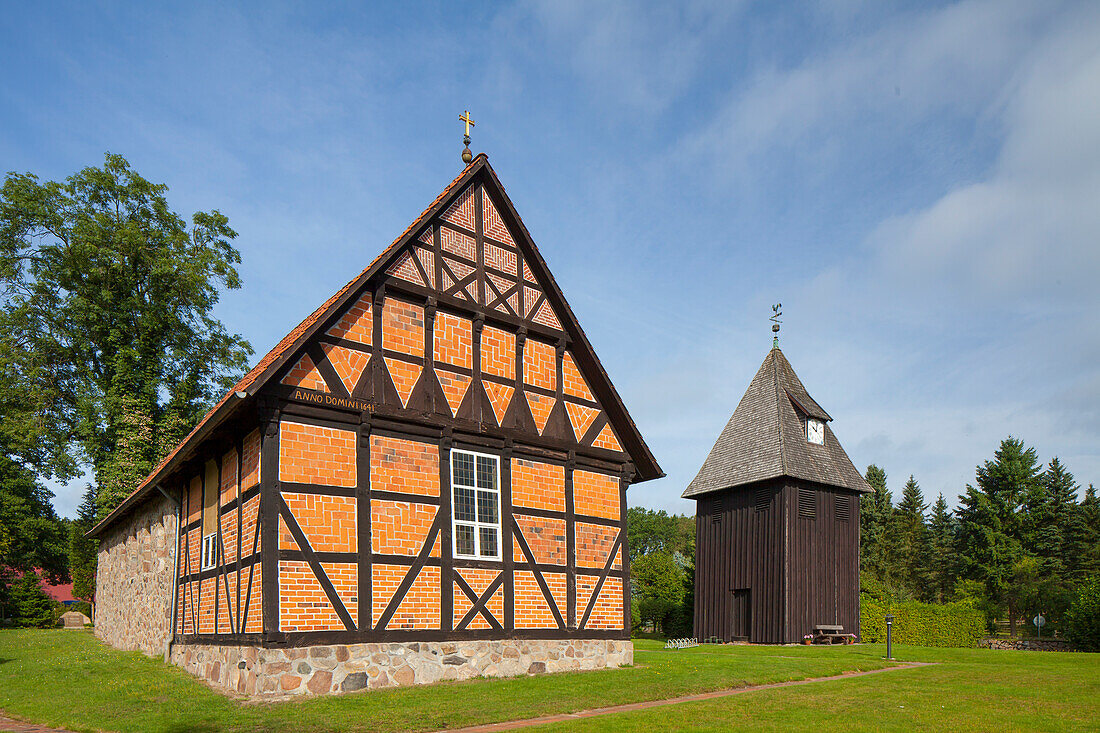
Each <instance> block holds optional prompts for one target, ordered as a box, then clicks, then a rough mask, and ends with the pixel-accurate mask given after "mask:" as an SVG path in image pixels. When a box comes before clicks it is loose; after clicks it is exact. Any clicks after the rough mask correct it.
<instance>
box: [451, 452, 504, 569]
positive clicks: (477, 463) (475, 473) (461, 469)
mask: <svg viewBox="0 0 1100 733" xmlns="http://www.w3.org/2000/svg"><path fill="white" fill-rule="evenodd" d="M451 501H452V507H453V512H452V518H451V523H452V529H453V532H452V533H451V537H452V542H453V544H454V554H455V557H476V558H483V559H488V560H499V559H500V552H501V547H500V459H499V458H497V457H496V456H489V455H485V454H482V453H470V452H468V451H458V450H454V451H451Z"/></svg>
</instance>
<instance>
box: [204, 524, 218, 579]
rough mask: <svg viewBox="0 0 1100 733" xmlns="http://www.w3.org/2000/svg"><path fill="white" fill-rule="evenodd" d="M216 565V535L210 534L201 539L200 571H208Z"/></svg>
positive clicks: (214, 533)
mask: <svg viewBox="0 0 1100 733" xmlns="http://www.w3.org/2000/svg"><path fill="white" fill-rule="evenodd" d="M217 563H218V534H217V533H216V532H212V533H210V534H208V535H206V536H205V537H203V538H202V567H201V569H202V570H208V569H210V568H212V567H214V566H215V565H216V564H217Z"/></svg>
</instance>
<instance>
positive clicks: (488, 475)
mask: <svg viewBox="0 0 1100 733" xmlns="http://www.w3.org/2000/svg"><path fill="white" fill-rule="evenodd" d="M477 487H478V488H479V489H495V488H496V487H497V462H496V460H494V459H492V458H489V457H487V456H478V457H477Z"/></svg>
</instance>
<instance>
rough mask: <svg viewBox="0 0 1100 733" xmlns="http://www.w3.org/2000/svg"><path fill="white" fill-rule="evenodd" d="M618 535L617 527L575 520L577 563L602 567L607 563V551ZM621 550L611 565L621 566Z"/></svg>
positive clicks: (591, 566)
mask: <svg viewBox="0 0 1100 733" xmlns="http://www.w3.org/2000/svg"><path fill="white" fill-rule="evenodd" d="M618 536H619V528H618V527H605V526H604V525H602V524H588V523H587V522H577V549H576V552H577V565H579V566H581V567H584V568H602V567H603V566H604V565H605V564H606V563H607V556H608V553H609V552H610V551H611V545H613V544H614V543H615V538H616V537H618ZM621 559H622V552H618V553H616V557H615V561H614V562H613V563H612V564H611V567H612V568H614V569H616V570H617V569H618V568H619V567H620V566H621V564H622V563H621Z"/></svg>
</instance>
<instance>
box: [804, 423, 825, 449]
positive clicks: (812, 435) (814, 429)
mask: <svg viewBox="0 0 1100 733" xmlns="http://www.w3.org/2000/svg"><path fill="white" fill-rule="evenodd" d="M806 440H808V441H810V442H811V443H817V444H818V445H825V423H823V422H821V421H820V420H812V419H811V420H807V421H806Z"/></svg>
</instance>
